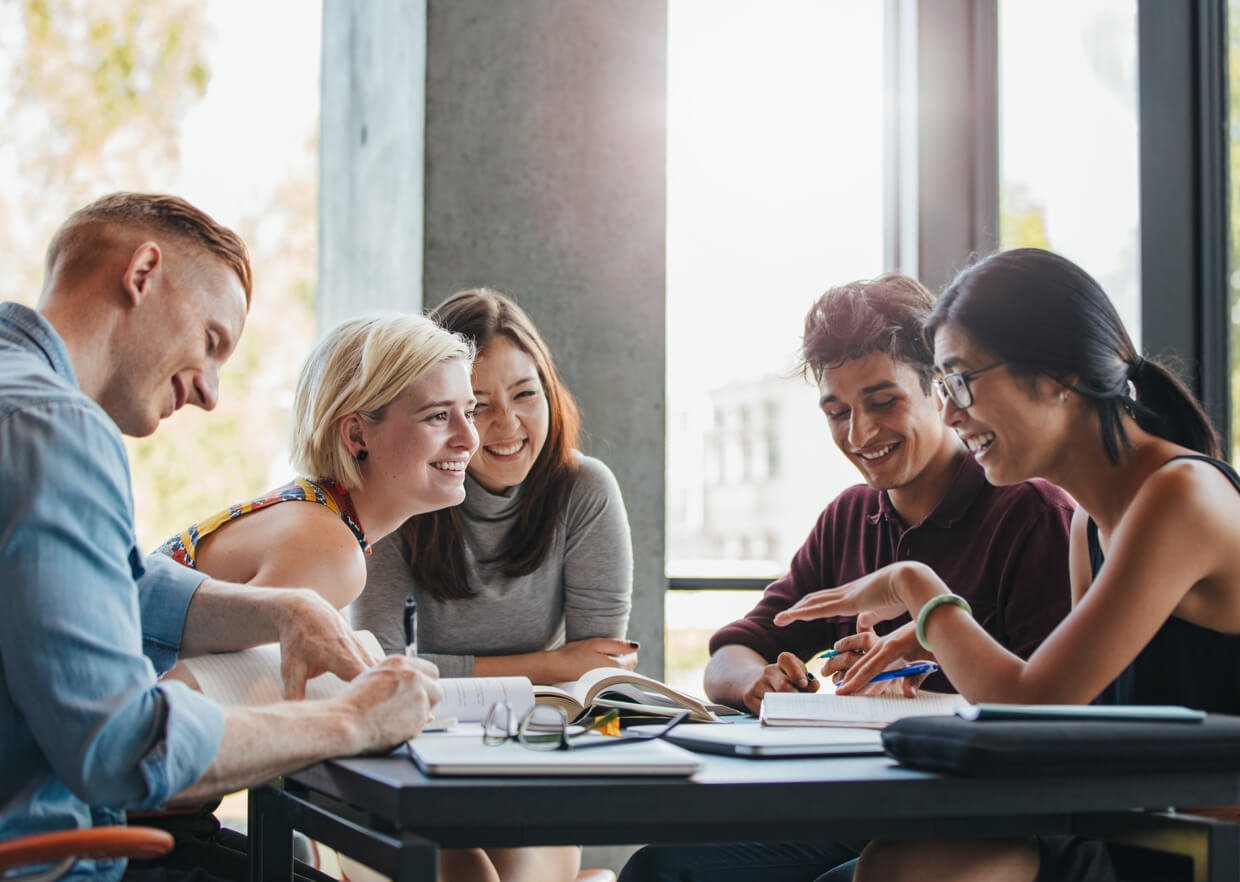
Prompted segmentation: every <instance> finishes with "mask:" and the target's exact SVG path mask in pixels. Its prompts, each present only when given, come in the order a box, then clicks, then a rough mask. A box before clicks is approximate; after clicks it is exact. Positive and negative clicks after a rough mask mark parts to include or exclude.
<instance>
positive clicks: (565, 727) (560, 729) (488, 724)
mask: <svg viewBox="0 0 1240 882" xmlns="http://www.w3.org/2000/svg"><path fill="white" fill-rule="evenodd" d="M619 717H620V712H619V711H618V710H615V709H612V710H609V711H607V713H605V714H603V715H601V716H598V717H595V718H594V719H593V720H592V721H591V722H589V723H587V724H586V725H585V726H584V727H582V728H581V729H580V730H579V731H570V728H574V727H570V726H569V723H568V717H567V716H565V714H564V711H563V710H561V709H560V708H558V707H553V706H551V705H545V704H536V705H534V706H533V707H532V708H530V709H529V710H527V711H526V712H525V713H523V714H521V715H520V717H516V716H515V715H514V714H513V711H512V708H511V707H510V706H509V705H508V702H506V701H502V700H501V701H497V702H495V703H494V704H492V705H491V707H490V708H488V709H487V712H486V716H484V717H483V718H482V743H483V744H486V745H488V746H492V747H494V746H496V745H499V744H504V743H506V742H508V741H516V742H517V743H518V744H520V745H522V746H523V747H528V748H529V749H530V750H585V749H586V748H590V747H611V746H613V745H616V744H632V743H633V742H635V741H653V740H654V739H656V738H662V737H663V736H664V735H666V734H667V733H668V732H670V731H672V729H674V728H676V727H677V726H679V725H680V724H681V723H683V722H684V721H685V720H687V719H688V718H689V712H688V711H682V712H681V713H678V714H677V715H676V716H674V717H672V718H671V719H670V720H668V721H667V723H666V725H664V726H663V728H661V729H658V730H656V731H654V732H641V733H635V734H630V735H617V736H611V737H606V738H589V739H582V738H581V737H580V736H582V735H585V734H586V733H587V732H591V731H594V730H596V729H601V728H603V727H604V726H606V725H607V724H609V723H611V722H613V721H615V720H617V719H619ZM514 722H515V725H514Z"/></svg>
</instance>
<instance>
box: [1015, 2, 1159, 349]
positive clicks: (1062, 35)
mask: <svg viewBox="0 0 1240 882" xmlns="http://www.w3.org/2000/svg"><path fill="white" fill-rule="evenodd" d="M1136 20H1137V4H1136V2H1135V0H1042V2H1038V3H1029V2H1027V0H1002V2H1001V3H1000V4H999V115H1000V125H999V182H1000V190H999V193H1000V196H999V206H1000V228H999V237H1000V243H1001V245H1002V247H1004V248H1014V247H1018V246H1036V247H1040V248H1049V249H1051V250H1053V251H1057V252H1059V253H1060V254H1063V255H1064V256H1065V257H1068V258H1070V259H1072V260H1074V261H1076V262H1077V263H1079V264H1080V265H1081V266H1083V267H1084V268H1085V269H1086V270H1088V271H1089V272H1090V274H1092V275H1093V276H1094V277H1095V278H1096V279H1098V281H1099V282H1101V284H1102V286H1103V288H1104V289H1105V290H1106V292H1107V293H1108V294H1109V295H1110V296H1111V299H1112V300H1113V301H1114V302H1115V304H1116V307H1117V308H1118V309H1119V312H1120V315H1121V316H1122V317H1123V319H1124V323H1125V325H1127V327H1128V330H1129V332H1130V333H1131V334H1132V336H1133V339H1134V340H1135V341H1136V342H1137V345H1138V346H1139V345H1140V339H1141V321H1140V319H1141V289H1140V259H1141V254H1140V238H1139V234H1140V192H1139V183H1140V178H1139V170H1138V153H1137V148H1138V134H1139V133H1138V129H1137V36H1136Z"/></svg>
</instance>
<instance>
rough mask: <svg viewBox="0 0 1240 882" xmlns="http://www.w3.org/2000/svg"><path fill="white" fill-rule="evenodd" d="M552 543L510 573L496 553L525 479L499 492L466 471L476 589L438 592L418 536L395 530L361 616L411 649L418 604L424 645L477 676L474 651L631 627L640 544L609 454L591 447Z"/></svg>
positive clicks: (386, 641) (372, 569)
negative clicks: (419, 567) (407, 621)
mask: <svg viewBox="0 0 1240 882" xmlns="http://www.w3.org/2000/svg"><path fill="white" fill-rule="evenodd" d="M580 463H581V468H580V471H579V472H578V473H577V480H576V483H575V484H574V485H573V489H572V492H571V493H570V495H569V498H568V504H567V505H566V506H565V508H564V511H563V512H562V513H561V514H560V518H559V522H558V523H557V524H556V527H555V536H554V538H553V540H552V542H551V548H550V551H549V552H548V554H547V557H546V559H545V560H544V561H543V562H542V565H541V566H539V567H538V569H537V570H535V571H534V572H532V573H530V574H528V575H525V576H518V577H516V578H508V577H505V576H504V575H502V574H501V573H500V572H499V567H498V566H497V565H494V564H492V565H487V564H481V563H479V560H487V559H489V558H492V557H494V556H495V553H496V551H497V550H498V548H499V546H500V544H501V543H502V542H503V540H504V537H505V536H506V535H507V533H508V530H509V529H510V528H511V527H512V524H513V523H514V522H515V521H516V519H517V516H518V514H519V506H520V499H521V487H520V486H517V487H511V488H509V489H508V490H507V491H506V492H505V493H503V494H498V495H497V494H494V493H491V492H489V491H487V490H486V489H484V488H483V487H482V485H480V484H478V483H477V482H476V481H474V479H473V478H471V477H468V476H466V478H465V502H464V503H463V504H462V505H461V508H460V514H461V523H462V526H463V528H464V540H465V567H466V570H467V572H468V577H469V586H470V588H471V589H472V590H473V591H474V592H475V594H474V596H473V597H467V598H462V599H459V600H437V599H435V598H433V597H432V596H431V595H430V594H428V593H427V592H426V591H424V590H423V589H422V587H421V586H420V585H418V584H416V582H415V581H414V579H413V576H412V574H411V573H410V571H409V565H408V560H409V546H408V544H407V543H406V542H405V541H404V539H403V538H401V537H400V535H399V533H393V534H392V535H391V536H388V537H386V538H384V539H381V540H380V541H379V542H376V543H375V545H374V552H373V554H372V555H371V556H370V558H369V559H368V561H367V569H368V577H367V580H366V590H365V591H363V592H362V594H361V596H360V597H359V598H358V599H357V600H356V601H354V602H353V605H352V606H351V607H350V612H351V615H352V619H353V626H354V627H356V628H365V629H366V630H368V631H372V632H373V633H374V635H375V636H376V637H377V638H378V639H379V643H380V644H381V645H382V646H383V648H384V650H385V651H387V652H390V653H399V652H402V651H404V645H405V638H404V634H403V625H402V622H401V611H402V608H403V605H404V601H405V598H406V597H408V596H409V595H410V594H412V595H413V596H414V598H415V599H416V600H417V604H418V655H420V656H422V657H423V658H427V659H429V660H431V661H433V662H435V664H437V665H439V670H440V673H441V674H442V675H443V676H445V677H469V676H473V673H474V656H477V655H514V654H517V653H523V652H537V651H539V650H545V649H555V648H557V647H559V646H562V645H564V643H565V642H566V641H573V640H583V639H585V638H587V637H624V636H625V629H626V627H627V626H628V620H629V607H630V595H631V594H632V590H633V546H632V542H631V539H630V536H629V522H628V516H627V514H626V512H625V510H624V500H623V499H622V498H621V496H620V486H619V485H618V484H617V483H616V478H615V476H614V475H612V473H611V470H610V469H608V468H607V466H606V465H604V464H603V463H602V462H600V461H599V460H597V459H594V458H592V457H589V456H584V455H583V456H581V458H580Z"/></svg>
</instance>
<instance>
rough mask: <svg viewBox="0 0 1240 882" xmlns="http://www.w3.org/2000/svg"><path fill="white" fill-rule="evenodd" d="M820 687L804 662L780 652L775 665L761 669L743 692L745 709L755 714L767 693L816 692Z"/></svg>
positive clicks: (790, 654)
mask: <svg viewBox="0 0 1240 882" xmlns="http://www.w3.org/2000/svg"><path fill="white" fill-rule="evenodd" d="M821 685H822V684H821V683H819V681H818V678H817V677H815V676H814V675H813V674H812V673H810V671H809V669H808V668H806V667H805V663H804V662H802V661H801V660H800V659H799V658H797V657H796V656H795V655H793V654H792V653H791V652H781V653H780V654H779V657H778V658H777V659H776V660H775V664H773V665H767V666H766V667H765V668H763V669H762V673H761V674H759V675H758V678H757V679H756V680H754V681H753V683H751V684H750V685H749V688H748V689H747V690H745V695H744V701H745V707H746V708H748V709H749V711H750V712H751V713H754V714H756V713H758V710H759V709H760V708H761V707H762V696H763V695H766V694H767V693H768V692H817V691H818V689H819V687H820V686H821Z"/></svg>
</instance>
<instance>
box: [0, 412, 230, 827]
mask: <svg viewBox="0 0 1240 882" xmlns="http://www.w3.org/2000/svg"><path fill="white" fill-rule="evenodd" d="M0 451H3V454H4V455H3V456H2V457H0V537H2V538H3V541H0V571H2V572H4V574H5V576H4V579H3V582H2V585H0V596H2V597H3V604H4V607H5V609H6V612H5V615H3V616H0V661H2V664H3V676H4V686H5V689H6V690H7V692H8V696H7V698H8V700H9V701H11V702H12V705H13V709H14V710H15V712H16V713H17V714H18V715H19V716H20V718H21V720H22V722H23V723H24V726H25V727H27V728H28V729H29V732H30V737H31V738H32V739H33V741H34V743H35V744H37V745H38V749H39V751H40V752H41V753H42V754H43V755H44V756H45V757H46V759H47V762H48V764H49V765H50V766H51V769H52V771H53V772H54V774H55V775H56V776H57V777H58V778H60V779H61V780H62V781H63V782H64V783H65V784H66V785H67V786H68V787H69V788H70V789H71V790H72V791H73V792H74V793H75V794H76V795H77V796H78V797H79V798H80V799H82V800H83V801H85V802H87V803H90V804H92V805H96V806H112V807H129V808H134V807H155V806H158V805H160V804H162V803H163V802H165V801H166V800H167V798H168V797H169V796H171V795H173V794H175V793H177V792H179V791H180V790H183V789H184V788H185V787H187V786H189V785H190V784H192V783H194V782H195V781H196V780H198V779H199V778H200V777H201V776H202V774H203V772H204V771H205V770H206V768H207V767H208V766H209V765H210V763H211V761H212V759H213V758H214V756H215V754H216V752H217V750H218V748H219V743H220V738H221V737H222V734H223V713H222V711H221V710H220V708H219V707H218V706H217V705H215V704H214V703H213V702H211V701H209V700H208V699H206V698H205V697H203V696H201V695H199V694H197V693H195V692H192V691H190V690H188V689H185V688H184V687H182V686H181V685H180V684H173V683H167V684H161V683H159V682H158V681H157V680H156V672H155V669H154V667H153V665H152V659H155V660H156V662H157V663H158V664H159V665H160V666H161V667H163V666H165V665H166V664H167V663H168V662H169V661H171V660H172V659H173V657H174V655H175V648H176V646H177V645H178V644H179V642H180V628H181V625H180V623H181V622H183V620H184V615H185V607H186V605H187V604H188V602H189V597H190V595H191V594H192V593H193V589H194V587H196V585H197V581H200V580H201V576H198V577H197V581H195V580H194V578H193V577H192V576H191V577H190V578H187V577H186V576H185V575H182V574H178V573H175V572H173V571H168V570H165V569H164V568H163V567H162V565H161V566H159V567H155V568H152V570H151V571H150V572H149V573H147V574H146V575H145V577H144V578H143V579H142V581H141V584H140V585H139V583H138V581H137V580H138V577H139V576H141V575H143V567H142V562H141V560H140V558H139V557H138V554H137V550H136V545H135V541H134V534H133V526H132V524H133V518H132V511H133V504H132V497H131V490H130V485H129V470H128V464H127V460H126V456H125V451H124V448H123V446H122V445H121V440H120V435H119V433H118V432H117V430H116V427H115V426H114V425H113V424H112V422H111V420H109V419H108V418H107V416H106V415H105V414H104V413H103V412H102V411H100V410H99V409H98V408H97V407H95V406H94V405H93V403H91V402H89V401H87V400H86V399H77V400H75V399H73V398H60V399H57V398H51V399H49V400H46V401H43V402H38V403H33V404H30V405H28V406H26V407H24V408H22V409H20V410H17V411H15V412H11V413H9V414H8V415H7V416H6V417H5V418H4V419H2V420H0ZM148 614H149V615H150V616H151V620H150V622H149V628H144V624H148V623H146V622H145V616H146V615H148ZM152 646H154V647H155V651H153V652H152V653H151V656H150V657H148V656H147V655H144V649H146V650H150V649H151V647H152Z"/></svg>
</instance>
